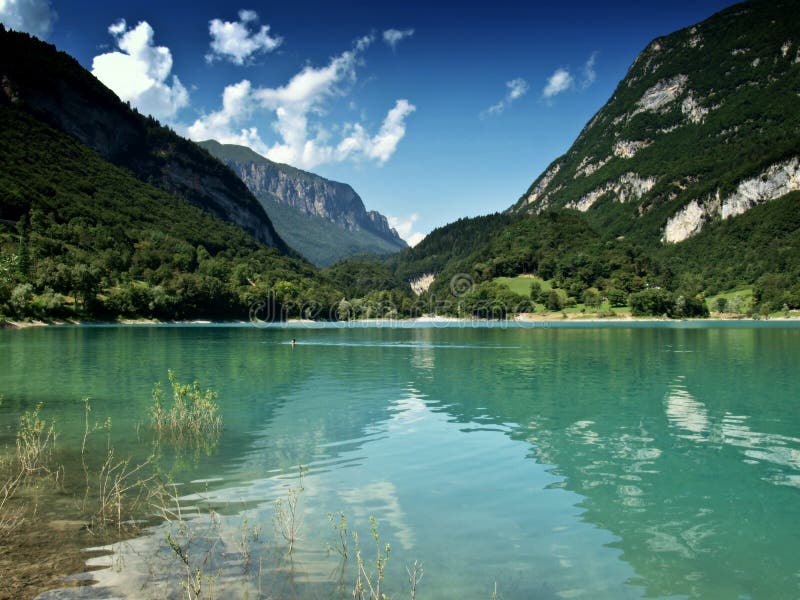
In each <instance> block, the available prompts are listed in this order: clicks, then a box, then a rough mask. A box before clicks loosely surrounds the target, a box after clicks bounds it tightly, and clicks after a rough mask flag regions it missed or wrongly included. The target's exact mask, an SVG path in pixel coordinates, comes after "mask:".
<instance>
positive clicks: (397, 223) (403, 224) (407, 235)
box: [387, 213, 426, 247]
mask: <svg viewBox="0 0 800 600" xmlns="http://www.w3.org/2000/svg"><path fill="white" fill-rule="evenodd" d="M417 219H419V215H418V214H417V213H412V214H410V215H409V216H407V217H392V216H389V217H387V220H388V221H389V227H392V228H393V229H395V230H396V231H397V233H398V234H399V235H400V237H401V238H403V239H404V240H405V241H406V243H407V244H408V245H409V246H412V247H413V246H416V245H417V244H419V243H420V242H421V241H422V240H424V239H425V235H426V234H424V233H420V232H419V231H414V223H416V222H417Z"/></svg>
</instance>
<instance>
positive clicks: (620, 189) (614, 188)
mask: <svg viewBox="0 0 800 600" xmlns="http://www.w3.org/2000/svg"><path fill="white" fill-rule="evenodd" d="M655 184H656V178H655V177H645V178H642V177H639V176H638V175H637V174H636V173H625V174H623V175H621V176H620V178H619V179H617V180H616V181H608V182H606V183H604V184H603V185H601V186H600V187H598V188H595V189H593V190H592V191H591V192H589V193H588V194H586V195H585V196H583V197H581V198H580V199H579V200H573V201H572V202H569V203H567V204H566V208H575V209H577V210H579V211H581V212H586V211H587V210H589V209H590V208H591V207H592V206H593V205H594V203H595V202H597V201H598V200H599V199H600V197H601V196H603V195H605V194H612V195H613V196H615V200H616V201H617V202H628V201H631V200H639V199H640V198H641V197H642V196H644V195H645V194H646V193H647V192H649V191H650V190H652V189H653V186H655Z"/></svg>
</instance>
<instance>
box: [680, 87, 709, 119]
mask: <svg viewBox="0 0 800 600" xmlns="http://www.w3.org/2000/svg"><path fill="white" fill-rule="evenodd" d="M681 112H682V113H683V115H684V116H685V117H686V119H687V120H688V121H689V122H690V123H694V124H695V125H697V124H700V123H702V122H703V120H704V119H705V118H706V115H707V114H708V109H707V108H705V107H703V106H701V105H700V103H699V102H697V100H695V98H694V95H693V94H692V92H689V93H688V94H686V98H684V99H683V102H681Z"/></svg>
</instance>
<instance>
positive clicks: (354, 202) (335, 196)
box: [198, 140, 406, 250]
mask: <svg viewBox="0 0 800 600" xmlns="http://www.w3.org/2000/svg"><path fill="white" fill-rule="evenodd" d="M198 145H199V146H201V147H203V148H205V149H206V150H208V151H209V152H210V153H211V154H212V155H214V156H215V157H217V158H218V159H219V160H221V161H222V162H224V163H225V164H227V165H228V166H229V167H230V168H231V169H232V170H233V171H234V173H236V175H238V176H239V178H240V179H241V180H242V181H243V182H244V183H245V185H247V187H248V189H249V190H250V191H251V192H252V193H253V194H255V196H256V197H257V198H265V199H269V200H272V201H274V202H277V203H279V204H284V205H286V206H291V207H292V208H294V209H296V210H298V211H299V212H301V213H303V214H305V215H309V216H315V217H320V218H322V219H325V220H326V221H329V222H331V223H333V224H335V225H338V226H339V227H341V228H342V229H344V230H346V231H353V232H355V231H362V230H363V231H368V232H370V233H373V234H375V235H377V236H378V237H379V238H381V239H383V240H385V241H387V242H389V243H391V244H393V245H394V246H396V247H397V249H398V250H399V249H401V248H405V247H406V243H405V242H404V241H403V240H402V238H400V236H399V234H398V233H397V231H395V230H394V229H392V227H390V226H389V221H388V219H387V218H386V217H385V216H383V215H382V214H380V213H379V212H377V211H367V210H366V208H365V207H364V203H363V202H362V200H361V198H360V197H359V195H358V194H357V193H356V192H355V190H354V189H353V188H352V187H350V186H349V185H348V184H346V183H339V182H337V181H331V180H330V179H325V178H324V177H320V176H319V175H315V174H314V173H309V172H307V171H301V170H300V169H296V168H294V167H291V166H289V165H284V164H280V163H276V162H273V161H271V160H269V159H267V158H264V157H263V156H261V155H260V154H257V153H256V152H253V151H252V150H250V149H249V148H246V147H244V146H235V145H232V144H220V143H218V142H216V141H214V140H208V141H205V142H199V144H198Z"/></svg>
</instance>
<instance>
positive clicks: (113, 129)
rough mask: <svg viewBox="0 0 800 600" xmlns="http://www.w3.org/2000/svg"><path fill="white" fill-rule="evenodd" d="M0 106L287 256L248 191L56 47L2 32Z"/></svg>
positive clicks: (268, 220)
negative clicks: (67, 137)
mask: <svg viewBox="0 0 800 600" xmlns="http://www.w3.org/2000/svg"><path fill="white" fill-rule="evenodd" d="M0 103H10V104H13V105H15V106H16V107H17V108H20V109H22V110H25V111H26V112H28V113H30V114H31V115H32V116H34V117H35V118H37V119H41V120H42V121H44V122H46V123H47V124H48V125H50V126H52V127H55V128H57V129H59V130H61V131H63V132H65V133H67V134H69V135H71V136H72V137H74V138H76V139H77V140H78V141H80V142H81V143H83V144H85V145H86V146H89V147H90V148H92V149H93V150H95V151H96V152H98V153H99V154H100V155H101V156H102V157H103V158H105V159H106V160H108V161H110V162H112V163H114V164H115V165H117V166H121V167H125V168H127V169H129V170H130V171H132V172H133V174H134V175H135V176H136V177H137V178H138V179H140V180H142V181H146V182H147V183H150V184H152V185H155V186H156V187H159V188H161V189H163V190H166V191H168V192H171V193H173V194H176V195H178V196H181V197H183V198H185V199H186V200H188V201H189V202H191V203H192V204H195V205H196V206H199V207H200V208H202V209H204V210H206V211H208V212H210V213H211V214H213V215H214V216H216V217H218V218H220V219H222V220H225V221H229V222H231V223H234V224H236V225H239V226H240V227H242V228H243V229H245V230H247V231H248V232H250V233H251V234H252V235H253V237H255V238H256V239H257V240H259V241H261V242H263V243H265V244H267V245H270V246H277V247H278V248H280V249H282V250H287V249H288V248H287V247H286V245H285V243H284V242H283V240H281V238H280V237H279V236H278V235H277V233H276V232H275V229H274V227H273V226H272V223H271V221H270V219H269V217H268V216H267V214H266V212H264V209H263V207H262V206H261V205H260V203H259V202H258V200H256V198H254V197H253V195H252V194H251V193H250V191H249V190H248V189H247V187H246V186H245V185H244V184H243V183H242V182H241V181H240V180H239V179H238V178H237V177H235V176H234V175H233V173H231V172H230V170H229V169H226V168H225V167H224V165H222V164H220V163H219V162H218V161H216V160H214V159H213V158H211V157H210V156H208V154H207V153H205V152H203V151H202V150H200V149H198V148H197V147H196V146H195V145H194V144H193V143H192V142H189V141H188V140H185V139H183V138H181V137H180V136H178V135H176V134H175V133H173V132H172V131H171V130H169V129H167V128H165V127H162V126H161V125H159V124H158V122H157V121H155V120H154V119H152V118H147V117H144V116H142V115H140V114H139V113H138V112H136V111H135V110H132V109H131V108H130V107H129V106H127V105H126V104H124V103H122V102H121V101H120V100H119V98H117V96H116V95H115V94H114V93H113V92H111V90H109V89H108V88H106V87H105V86H104V85H103V84H101V83H100V82H99V81H97V79H95V78H94V77H93V76H92V75H91V74H90V73H88V72H87V71H86V70H85V69H83V67H81V66H80V64H78V62H77V61H76V60H75V59H73V58H72V57H71V56H69V55H68V54H66V53H64V52H58V51H57V50H56V48H55V47H54V46H51V45H49V44H45V43H44V42H41V41H39V40H37V39H35V38H32V37H30V36H28V35H27V34H23V33H17V32H12V31H6V30H5V29H4V28H2V26H0Z"/></svg>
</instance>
